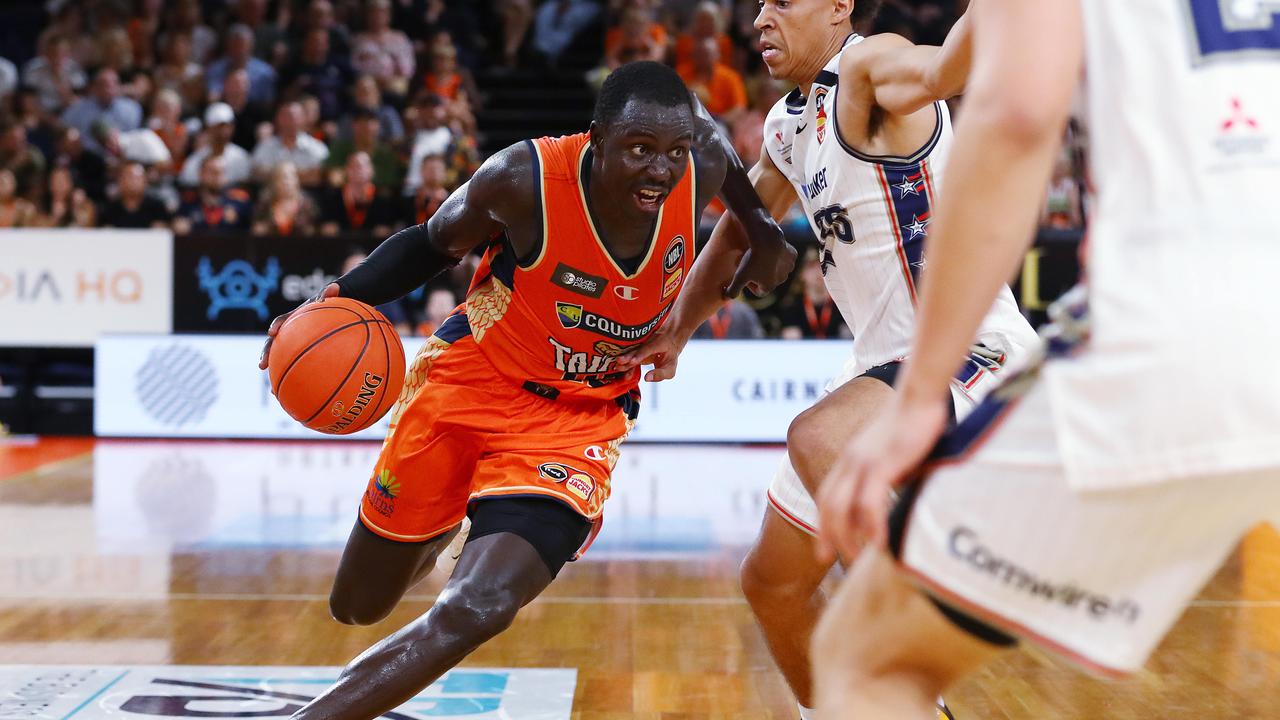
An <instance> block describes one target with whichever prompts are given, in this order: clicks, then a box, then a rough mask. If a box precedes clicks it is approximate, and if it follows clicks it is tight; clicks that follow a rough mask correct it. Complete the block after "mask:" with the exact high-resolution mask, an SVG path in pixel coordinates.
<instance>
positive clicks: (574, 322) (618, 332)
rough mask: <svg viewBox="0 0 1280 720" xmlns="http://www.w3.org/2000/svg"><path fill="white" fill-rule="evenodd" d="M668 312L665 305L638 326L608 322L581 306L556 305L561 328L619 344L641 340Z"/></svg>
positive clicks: (614, 321)
mask: <svg viewBox="0 0 1280 720" xmlns="http://www.w3.org/2000/svg"><path fill="white" fill-rule="evenodd" d="M670 312H671V305H670V304H667V305H666V307H664V308H662V310H659V311H658V314H657V315H654V316H653V317H652V318H650V319H649V320H648V321H647V322H644V323H641V324H639V325H624V324H622V323H620V322H618V321H617V320H610V319H609V318H607V317H605V316H603V315H597V314H595V313H593V312H591V311H590V310H586V309H583V307H582V306H581V305H575V304H573V303H567V302H557V303H556V318H557V319H559V320H560V325H561V327H564V328H565V329H567V330H572V329H574V328H578V329H582V330H586V331H588V332H592V333H595V334H596V335H603V336H605V337H607V338H609V339H611V340H618V341H620V342H634V341H637V340H643V339H644V338H645V336H647V335H648V334H649V333H651V332H653V329H654V328H656V327H658V323H660V322H662V321H663V320H664V319H666V317H667V315H668V314H669V313H670Z"/></svg>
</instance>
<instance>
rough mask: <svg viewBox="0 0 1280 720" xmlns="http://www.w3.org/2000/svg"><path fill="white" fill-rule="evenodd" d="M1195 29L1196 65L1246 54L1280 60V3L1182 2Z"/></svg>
mask: <svg viewBox="0 0 1280 720" xmlns="http://www.w3.org/2000/svg"><path fill="white" fill-rule="evenodd" d="M1182 1H1183V2H1185V3H1187V13H1188V16H1189V17H1190V18H1191V24H1192V25H1193V26H1194V35H1195V37H1194V40H1195V44H1196V53H1195V58H1194V64H1195V65H1202V64H1204V63H1206V62H1212V61H1215V60H1225V59H1233V58H1228V57H1226V56H1229V55H1233V54H1236V53H1243V54H1244V55H1245V56H1247V57H1249V58H1252V59H1257V58H1259V57H1270V58H1272V59H1275V60H1280V0H1182Z"/></svg>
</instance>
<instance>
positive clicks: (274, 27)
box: [234, 0, 289, 65]
mask: <svg viewBox="0 0 1280 720" xmlns="http://www.w3.org/2000/svg"><path fill="white" fill-rule="evenodd" d="M234 4H235V17H236V21H237V22H239V23H240V24H241V25H244V26H245V27H248V28H250V29H252V30H253V55H254V57H257V58H259V59H262V60H265V61H267V62H268V63H270V64H272V65H275V64H276V63H275V58H276V57H277V56H279V57H282V58H283V57H285V56H287V54H288V52H289V48H288V43H287V38H286V36H285V33H284V31H283V30H281V29H280V26H279V25H278V24H277V23H274V22H269V21H268V20H267V0H236V2H235V3H234Z"/></svg>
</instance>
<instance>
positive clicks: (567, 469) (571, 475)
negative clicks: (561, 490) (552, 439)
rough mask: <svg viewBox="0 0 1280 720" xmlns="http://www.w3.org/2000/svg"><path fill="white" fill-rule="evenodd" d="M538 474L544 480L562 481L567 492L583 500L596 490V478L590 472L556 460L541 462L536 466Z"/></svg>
mask: <svg viewBox="0 0 1280 720" xmlns="http://www.w3.org/2000/svg"><path fill="white" fill-rule="evenodd" d="M538 475H539V476H540V477H541V478H542V479H544V480H550V481H551V482H554V483H564V486H565V487H566V488H569V492H571V493H573V494H574V495H577V496H578V497H580V498H582V499H583V500H590V499H591V496H592V495H594V494H595V491H596V479H595V478H593V477H591V474H590V473H585V472H583V471H581V470H579V469H577V468H575V467H573V466H572V465H565V464H564V463H556V462H547V463H542V464H541V465H539V466H538Z"/></svg>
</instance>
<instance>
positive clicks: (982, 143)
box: [814, 0, 1280, 720]
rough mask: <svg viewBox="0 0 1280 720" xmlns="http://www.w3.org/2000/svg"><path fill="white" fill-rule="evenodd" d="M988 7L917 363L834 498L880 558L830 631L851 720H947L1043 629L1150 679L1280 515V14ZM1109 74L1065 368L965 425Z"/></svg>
mask: <svg viewBox="0 0 1280 720" xmlns="http://www.w3.org/2000/svg"><path fill="white" fill-rule="evenodd" d="M970 12H971V13H975V14H974V16H973V22H974V49H973V69H972V75H971V77H970V78H969V81H968V87H967V97H966V99H965V108H966V110H965V114H964V116H963V117H962V118H961V119H960V122H959V124H958V126H957V130H956V136H955V141H956V145H955V151H954V153H953V154H952V160H951V170H950V175H949V176H948V177H947V179H946V180H945V181H944V183H943V187H942V191H941V194H940V202H939V205H938V208H937V215H936V218H937V219H936V226H935V232H934V234H933V235H932V236H931V237H930V238H929V248H928V251H929V253H930V255H929V257H930V266H929V273H928V275H927V276H926V277H925V283H924V287H923V288H922V297H921V304H920V319H919V323H918V325H917V329H916V333H915V338H914V342H913V348H912V352H911V354H910V356H909V360H908V361H907V363H908V364H907V367H905V368H904V369H903V371H902V374H901V376H900V377H899V382H898V386H897V390H898V391H897V393H895V395H894V399H893V401H892V402H891V403H890V404H889V406H888V407H887V408H885V411H884V412H883V413H881V414H880V415H879V416H878V417H877V418H876V419H875V420H874V421H873V422H872V423H871V424H869V425H868V426H866V428H865V429H864V430H863V431H862V432H861V433H860V434H859V435H858V436H857V437H856V438H855V440H854V441H853V442H852V443H850V444H849V445H848V446H847V447H846V448H845V449H844V450H843V453H842V455H841V458H840V460H839V462H838V464H837V466H836V468H835V469H834V470H833V472H832V474H831V477H829V478H827V479H826V482H825V483H824V484H823V490H822V493H821V497H820V498H819V500H820V506H821V508H822V515H821V529H822V535H823V537H825V538H826V539H827V541H828V542H829V543H831V544H832V545H834V546H835V547H838V548H839V549H840V550H841V551H842V552H843V553H845V554H847V555H848V556H849V557H856V558H857V561H856V562H855V563H854V565H853V568H852V570H851V573H850V575H849V577H848V579H847V580H846V582H845V583H844V585H843V586H842V587H841V588H840V590H839V592H838V593H837V594H836V596H835V598H834V599H833V601H832V603H831V605H830V607H829V608H828V610H827V613H826V614H825V615H824V617H823V619H822V621H821V623H820V624H819V626H818V630H817V633H816V635H815V643H814V654H815V657H816V658H820V659H821V664H818V665H816V666H815V668H816V677H815V688H816V691H817V695H818V704H819V710H820V713H821V717H822V718H824V720H826V719H828V718H829V719H831V720H834V719H836V718H895V719H897V718H903V719H909V718H925V717H927V716H928V705H929V699H930V698H932V697H933V695H934V694H935V693H937V692H939V691H941V690H942V689H944V688H945V687H946V686H947V685H949V684H950V683H953V682H955V681H957V680H959V679H961V678H963V677H964V676H965V675H967V674H969V673H971V672H973V671H975V670H977V669H978V667H979V666H980V665H981V664H982V663H984V662H986V661H988V660H990V659H992V658H993V657H994V656H996V655H997V654H998V653H999V652H1000V651H1001V649H1002V646H1006V645H1009V644H1012V643H1013V642H1015V638H1021V639H1025V640H1026V641H1028V642H1032V643H1035V644H1037V645H1039V646H1041V647H1043V648H1046V649H1048V650H1051V651H1053V652H1055V653H1057V654H1059V655H1061V656H1063V657H1065V658H1068V659H1071V660H1074V661H1075V662H1077V663H1080V664H1081V665H1083V666H1086V667H1089V668H1091V669H1093V670H1094V671H1095V672H1098V673H1103V674H1107V675H1125V674H1128V673H1133V672H1136V671H1138V670H1139V669H1141V668H1142V666H1143V664H1144V663H1145V661H1146V659H1147V657H1148V656H1149V655H1150V654H1151V652H1152V651H1153V650H1154V649H1155V648H1156V646H1157V645H1158V643H1159V642H1160V640H1161V639H1162V637H1163V636H1164V635H1165V633H1166V632H1168V630H1169V629H1170V628H1171V627H1172V626H1173V625H1174V623H1175V622H1176V621H1177V619H1178V617H1179V616H1180V615H1181V614H1182V611H1183V609H1184V608H1186V606H1187V605H1188V603H1189V602H1190V601H1191V600H1192V599H1193V598H1194V597H1195V595H1196V594H1197V592H1199V590H1200V588H1201V586H1202V585H1203V584H1204V583H1205V582H1206V581H1207V580H1209V578H1210V577H1212V575H1213V574H1214V572H1215V570H1216V569H1217V568H1218V566H1219V565H1220V564H1222V562H1223V560H1224V559H1225V558H1226V557H1227V556H1228V555H1229V554H1230V552H1231V550H1232V548H1233V547H1235V545H1236V544H1237V542H1238V540H1239V539H1240V538H1241V536H1242V535H1244V534H1245V533H1246V532H1248V531H1249V529H1251V528H1252V527H1254V526H1255V525H1256V524H1257V523H1259V522H1260V521H1262V520H1264V519H1267V518H1268V516H1269V515H1271V514H1273V513H1274V510H1275V508H1277V507H1280V443H1278V442H1277V441H1276V428H1277V427H1280V383H1277V382H1276V378H1275V369H1276V367H1277V366H1278V365H1280V325H1278V324H1277V323H1276V322H1275V318H1276V315H1277V313H1280V293H1277V292H1276V287H1275V277H1274V270H1275V268H1278V267H1280V216H1277V214H1276V212H1275V209H1274V200H1275V197H1276V188H1277V187H1280V146H1277V145H1276V143H1275V142H1270V143H1268V142H1266V141H1265V140H1261V141H1260V138H1265V137H1266V135H1265V133H1268V132H1274V130H1270V129H1267V130H1264V128H1274V127H1275V126H1276V123H1277V122H1280V93H1277V92H1276V90H1277V88H1280V16H1278V15H1277V6H1276V5H1275V4H1274V3H1271V4H1267V3H1224V2H1219V1H1218V0H1179V2H1170V1H1169V0H1125V1H1124V2H1116V1H1115V0H1072V1H1071V2H1063V0H981V1H980V2H978V3H977V4H976V5H975V6H974V7H973V9H972V10H970ZM1136 37H1141V38H1142V41H1141V42H1134V38H1136ZM1085 67H1087V69H1088V72H1087V77H1086V79H1085V83H1084V92H1085V105H1086V107H1087V108H1088V110H1087V113H1086V122H1087V124H1088V126H1089V138H1090V162H1091V165H1090V177H1091V180H1092V185H1093V195H1094V197H1093V203H1092V210H1093V213H1094V216H1093V218H1092V221H1091V224H1090V228H1089V242H1088V245H1087V247H1086V257H1085V259H1086V263H1087V267H1088V275H1087V280H1086V282H1085V285H1084V286H1083V287H1082V288H1080V289H1077V290H1074V291H1072V292H1071V293H1069V294H1068V295H1067V296H1065V297H1064V298H1062V300H1060V301H1059V302H1058V303H1055V305H1054V306H1053V309H1052V310H1051V312H1050V317H1051V319H1052V320H1053V325H1052V326H1050V327H1049V328H1047V329H1046V330H1045V331H1044V332H1042V335H1043V336H1044V337H1045V339H1046V341H1047V343H1046V345H1047V351H1048V352H1047V359H1045V360H1044V361H1043V363H1041V364H1040V365H1039V366H1038V367H1036V368H1034V370H1033V371H1031V372H1028V373H1026V374H1024V375H1022V376H1021V377H1018V378H1017V379H1016V380H1011V381H1009V382H1007V383H1006V385H1004V386H1002V387H1001V388H1000V389H998V390H996V391H995V392H994V393H992V394H991V395H989V396H988V397H987V399H986V401H985V402H984V403H983V404H982V405H981V406H980V407H979V408H978V409H976V410H975V411H974V412H973V413H972V414H971V415H970V416H969V418H968V419H967V420H965V421H964V422H962V423H961V424H960V425H959V426H958V427H956V428H954V429H952V430H950V431H947V432H945V433H944V432H943V430H944V427H945V424H946V423H945V417H946V409H945V398H946V395H947V385H948V378H949V377H950V374H951V372H952V370H953V368H954V358H955V356H956V355H957V354H958V353H960V352H963V349H964V347H965V345H966V343H967V342H968V341H969V338H970V337H971V333H972V332H973V330H974V328H975V327H976V326H977V324H978V322H979V319H980V318H981V316H982V313H983V312H984V310H985V308H986V307H987V306H989V305H990V303H991V298H992V297H993V296H994V295H995V294H996V292H997V289H998V288H999V287H1000V284H1001V283H1002V282H1003V281H1004V279H1005V278H1007V277H1009V275H1010V274H1011V273H1013V272H1014V270H1015V269H1016V268H1017V267H1018V265H1019V264H1020V263H1021V261H1022V257H1023V255H1024V253H1025V251H1026V247H1027V245H1028V243H1029V242H1030V240H1031V238H1032V237H1033V236H1034V234H1035V232H1034V230H1035V225H1036V219H1037V217H1038V215H1039V211H1040V208H1041V206H1042V203H1043V202H1044V194H1045V187H1046V186H1047V184H1048V182H1049V178H1050V175H1051V172H1052V168H1053V164H1054V159H1055V157H1057V156H1058V153H1059V152H1060V146H1061V141H1062V134H1063V128H1064V126H1065V125H1066V122H1067V118H1068V114H1069V109H1070V107H1071V103H1072V98H1073V96H1074V95H1075V94H1076V92H1077V90H1078V89H1079V88H1080V79H1081V72H1082V69H1083V68H1085ZM1242 111H1243V112H1242ZM1206 331H1208V332H1211V333H1212V336H1213V337H1214V339H1215V342H1216V343H1218V344H1219V345H1220V346H1221V347H1229V348H1230V349H1231V350H1230V357H1231V362H1230V365H1231V367H1230V371H1229V372H1222V371H1221V368H1220V367H1218V366H1217V365H1216V364H1214V363H1212V362H1206V361H1205V355H1204V347H1203V340H1204V336H1205V334H1206ZM926 457H927V458H928V462H927V464H926V465H925V466H924V468H923V471H920V463H921V461H922V460H925V459H926ZM895 498H896V501H895ZM890 553H892V557H891V555H890ZM895 560H896V564H895V562H894V561H895ZM922 590H923V592H922ZM1240 651H1241V652H1245V653H1247V652H1250V649H1245V648H1241V649H1240ZM1208 714H1209V715H1217V713H1208ZM1161 715H1166V713H1165V712H1161V711H1153V716H1161Z"/></svg>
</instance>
